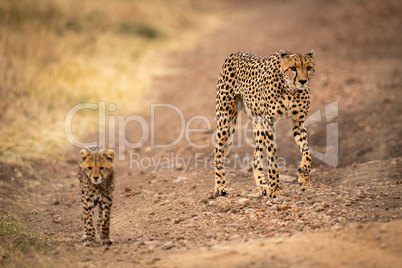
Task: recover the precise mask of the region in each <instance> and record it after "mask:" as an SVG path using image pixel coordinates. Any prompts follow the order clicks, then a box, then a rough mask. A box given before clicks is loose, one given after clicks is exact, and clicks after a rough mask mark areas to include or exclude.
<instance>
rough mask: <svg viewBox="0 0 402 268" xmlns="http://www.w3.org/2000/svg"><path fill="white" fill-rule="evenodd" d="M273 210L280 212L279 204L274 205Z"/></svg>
mask: <svg viewBox="0 0 402 268" xmlns="http://www.w3.org/2000/svg"><path fill="white" fill-rule="evenodd" d="M271 209H272V210H278V211H279V210H280V208H279V206H278V205H277V204H274V205H272V206H271Z"/></svg>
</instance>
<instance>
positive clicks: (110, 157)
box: [103, 149, 116, 162]
mask: <svg viewBox="0 0 402 268" xmlns="http://www.w3.org/2000/svg"><path fill="white" fill-rule="evenodd" d="M103 154H104V155H105V156H106V158H107V159H108V160H110V161H112V162H113V160H114V156H115V155H116V153H115V152H114V150H112V149H107V150H106V152H104V153H103Z"/></svg>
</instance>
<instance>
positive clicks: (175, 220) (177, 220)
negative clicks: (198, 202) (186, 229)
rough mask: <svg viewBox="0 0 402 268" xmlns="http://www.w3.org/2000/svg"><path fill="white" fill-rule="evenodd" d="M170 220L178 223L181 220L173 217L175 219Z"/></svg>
mask: <svg viewBox="0 0 402 268" xmlns="http://www.w3.org/2000/svg"><path fill="white" fill-rule="evenodd" d="M172 222H173V223H174V224H178V223H180V222H181V219H178V218H175V219H173V220H172Z"/></svg>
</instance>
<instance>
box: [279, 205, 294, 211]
mask: <svg viewBox="0 0 402 268" xmlns="http://www.w3.org/2000/svg"><path fill="white" fill-rule="evenodd" d="M290 208H292V207H290V206H288V205H281V210H288V209H290Z"/></svg>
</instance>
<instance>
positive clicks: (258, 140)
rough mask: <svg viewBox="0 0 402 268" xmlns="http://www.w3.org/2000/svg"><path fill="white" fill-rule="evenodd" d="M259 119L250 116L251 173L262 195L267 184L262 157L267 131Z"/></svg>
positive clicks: (266, 191)
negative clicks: (252, 139) (251, 141)
mask: <svg viewBox="0 0 402 268" xmlns="http://www.w3.org/2000/svg"><path fill="white" fill-rule="evenodd" d="M261 120H262V119H261V118H259V117H255V118H252V122H253V135H254V141H255V149H254V158H253V174H254V180H255V183H256V184H257V188H258V191H259V192H260V193H261V194H262V195H265V196H266V195H267V193H268V185H267V182H266V181H265V177H264V170H263V157H264V149H265V147H266V136H267V133H268V131H267V129H266V128H265V127H264V125H263V124H262V122H261Z"/></svg>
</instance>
